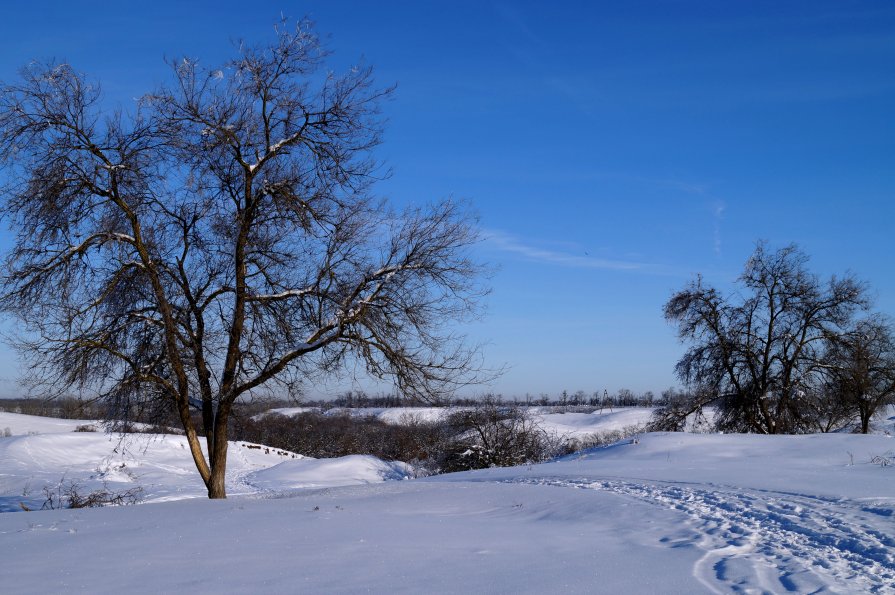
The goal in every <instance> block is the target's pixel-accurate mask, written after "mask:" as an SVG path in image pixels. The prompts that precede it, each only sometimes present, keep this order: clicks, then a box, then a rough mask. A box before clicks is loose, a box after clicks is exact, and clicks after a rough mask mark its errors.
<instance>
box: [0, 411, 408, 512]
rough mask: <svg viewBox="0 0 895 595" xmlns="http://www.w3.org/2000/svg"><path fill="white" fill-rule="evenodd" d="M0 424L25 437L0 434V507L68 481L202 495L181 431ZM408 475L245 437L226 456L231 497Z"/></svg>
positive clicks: (86, 488) (387, 466) (150, 496)
mask: <svg viewBox="0 0 895 595" xmlns="http://www.w3.org/2000/svg"><path fill="white" fill-rule="evenodd" d="M19 418H21V419H19ZM41 420H45V421H41ZM0 423H6V424H7V427H14V428H17V429H19V430H22V429H23V428H26V429H25V430H22V431H21V432H16V433H17V434H25V435H13V436H12V437H8V438H0V512H10V511H21V510H22V505H24V506H25V507H27V508H30V509H32V510H34V509H38V508H40V507H41V505H42V504H43V503H44V501H45V500H46V495H45V493H44V488H45V487H49V488H54V487H56V486H58V485H59V484H60V483H69V482H72V481H74V482H77V484H78V485H79V486H80V491H81V492H85V493H89V492H91V491H93V490H97V489H100V488H104V489H108V490H109V491H111V492H121V491H125V490H128V489H131V488H135V487H139V488H140V489H141V490H142V498H143V501H144V502H160V501H165V500H179V499H183V498H204V497H205V496H206V491H205V488H204V486H203V484H202V481H201V479H200V478H199V474H198V472H197V471H196V469H195V466H194V465H193V462H192V458H191V457H190V454H189V447H188V446H187V442H186V438H184V437H183V436H173V435H153V434H129V435H125V436H121V435H118V434H106V433H103V432H77V431H74V429H75V428H76V427H78V426H81V425H85V424H87V423H88V422H85V421H71V420H54V419H52V418H39V417H32V416H23V415H16V414H12V413H4V414H0ZM27 432H30V433H27ZM37 432H40V433H37ZM407 476H408V471H407V468H406V466H405V465H404V464H403V463H385V462H383V461H380V460H379V459H377V458H375V457H343V458H341V459H325V460H315V459H311V458H307V457H304V456H302V455H299V454H295V453H291V452H287V451H282V450H279V449H275V448H270V447H267V446H263V445H258V444H250V443H246V442H233V443H231V446H230V449H229V452H228V457H227V493H228V494H230V495H233V496H238V495H247V494H255V495H258V494H267V493H269V492H271V491H274V492H280V491H282V490H284V489H297V488H308V487H331V486H342V485H352V484H361V483H372V482H376V481H384V480H386V479H403V478H404V477H407Z"/></svg>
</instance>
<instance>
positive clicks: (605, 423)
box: [255, 407, 653, 438]
mask: <svg viewBox="0 0 895 595" xmlns="http://www.w3.org/2000/svg"><path fill="white" fill-rule="evenodd" d="M466 409H469V408H468V407H360V408H353V407H333V408H330V409H327V410H326V411H325V412H323V414H324V415H328V416H336V415H350V416H352V417H369V418H373V419H377V420H379V421H382V422H385V423H388V424H402V423H408V422H418V423H435V422H438V421H441V420H443V419H445V418H446V417H448V416H449V415H451V414H453V413H457V412H458V411H463V410H466ZM528 410H529V413H530V414H531V415H532V417H533V418H534V420H535V421H536V422H538V424H539V425H540V426H541V427H543V428H544V429H545V430H547V431H549V432H551V433H555V434H557V435H559V436H568V437H570V438H573V437H582V436H587V435H589V434H596V433H602V432H610V431H617V430H623V429H626V428H629V427H632V426H642V425H643V424H645V423H646V422H647V421H649V418H650V416H651V415H652V413H653V408H650V407H616V408H614V409H612V410H610V409H608V408H606V409H604V410H603V411H602V412H600V411H595V412H593V413H552V412H551V410H552V408H549V407H530V408H528ZM272 413H276V414H279V415H285V416H288V417H292V416H295V415H300V414H302V413H320V408H319V407H280V408H276V409H270V410H269V411H266V412H265V413H262V414H261V415H257V416H255V418H256V419H258V418H260V417H263V416H264V415H269V414H272Z"/></svg>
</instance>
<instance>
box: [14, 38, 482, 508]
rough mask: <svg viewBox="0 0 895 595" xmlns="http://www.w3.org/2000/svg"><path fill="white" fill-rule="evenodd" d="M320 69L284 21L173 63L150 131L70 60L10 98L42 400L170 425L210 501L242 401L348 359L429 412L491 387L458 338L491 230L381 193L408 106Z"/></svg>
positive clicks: (320, 55) (35, 72) (367, 84)
mask: <svg viewBox="0 0 895 595" xmlns="http://www.w3.org/2000/svg"><path fill="white" fill-rule="evenodd" d="M324 58H325V51H324V50H323V49H322V48H321V45H320V43H319V41H318V38H317V37H316V35H315V34H314V33H313V32H312V30H311V28H310V26H309V25H308V23H306V22H302V23H299V25H298V26H297V27H296V28H294V29H293V28H291V27H285V26H284V25H282V24H281V25H280V26H279V27H277V28H276V42H275V43H274V44H272V45H270V46H265V47H251V46H249V45H247V44H240V45H239V47H238V51H237V56H236V57H235V59H233V60H232V61H231V62H229V63H227V64H225V65H223V66H222V67H220V68H203V67H202V66H201V65H200V64H199V62H197V61H195V60H192V59H182V60H177V61H174V62H172V64H171V65H172V68H173V81H172V83H171V84H170V86H168V87H165V88H162V89H160V90H158V91H156V92H155V93H152V94H150V95H147V96H145V97H144V98H143V99H142V100H141V101H140V102H139V104H138V106H137V107H136V109H135V111H134V112H133V113H126V112H122V111H117V112H109V111H108V110H106V109H104V106H103V104H102V101H101V95H100V89H99V87H98V86H97V85H95V84H93V83H91V82H90V81H89V80H88V79H87V78H86V77H85V76H83V75H81V74H79V73H78V72H76V71H75V70H74V69H73V68H72V67H71V66H69V65H67V64H47V65H41V64H31V65H30V66H28V67H27V68H25V69H24V71H23V73H22V80H21V82H20V83H19V84H16V85H10V86H6V87H4V88H3V89H2V90H0V154H2V155H3V165H4V166H5V170H6V173H7V179H8V181H9V182H8V184H6V186H5V187H4V188H3V189H2V197H3V201H4V202H3V209H4V212H5V214H6V216H7V217H8V218H9V219H10V220H12V222H13V223H14V224H15V225H16V226H17V227H18V234H17V236H16V241H15V245H14V247H13V249H12V252H11V255H10V257H9V259H8V261H7V269H6V270H7V274H6V277H5V279H4V281H5V293H4V295H3V297H2V301H0V307H2V309H3V310H4V311H6V312H8V313H12V314H15V315H18V316H19V317H20V319H21V320H22V321H23V323H24V327H25V328H26V331H27V332H26V334H25V336H24V338H23V339H22V346H23V347H24V348H25V349H26V351H27V353H28V354H30V356H32V360H33V367H34V368H33V369H34V371H35V373H36V375H37V377H38V378H39V379H40V380H42V381H43V382H44V386H45V387H50V388H55V389H57V390H60V391H62V390H71V389H78V390H81V391H95V392H97V393H98V394H99V395H100V397H101V398H102V399H105V400H106V401H107V402H111V403H114V404H117V405H118V406H119V409H127V408H130V407H132V406H134V405H142V404H151V405H153V406H158V404H160V403H161V404H162V405H163V407H166V408H168V409H169V410H173V411H174V412H175V413H176V415H177V417H178V418H179V420H180V422H181V424H182V425H183V428H184V430H185V432H186V437H187V440H188V442H189V446H190V450H191V453H192V457H193V460H194V461H195V464H196V467H197V469H198V471H199V473H200V475H201V477H202V480H203V481H204V482H205V484H206V486H207V488H208V495H209V497H211V498H222V497H225V496H226V492H225V488H224V476H225V469H226V461H227V428H228V419H229V417H230V413H231V409H232V407H233V405H234V403H235V402H236V400H237V399H248V398H251V397H252V396H253V395H257V394H258V393H259V391H264V390H272V389H293V388H296V387H299V386H301V385H302V383H304V384H307V383H308V382H313V381H314V380H315V379H317V378H319V377H321V376H322V375H326V374H332V373H337V372H338V371H339V370H341V369H343V368H344V366H345V365H346V364H351V363H360V364H362V365H363V366H364V367H365V369H366V371H367V372H368V373H370V374H371V375H373V376H374V377H385V376H388V377H393V378H394V379H395V383H396V385H397V387H398V388H399V390H401V391H402V392H403V393H404V394H407V395H410V396H413V397H417V398H421V399H434V398H438V397H439V396H440V395H443V394H446V393H449V392H451V391H452V390H454V389H456V388H457V387H458V386H462V385H464V384H466V383H469V382H474V381H476V380H477V375H478V374H479V373H480V372H481V368H480V367H479V358H478V351H477V349H475V348H467V347H466V346H465V343H464V340H463V337H462V336H459V335H455V334H454V333H452V332H451V331H450V330H449V327H448V326H447V325H449V324H452V323H453V322H456V321H463V320H466V319H468V318H469V317H470V316H475V315H476V314H477V312H478V298H479V297H481V295H482V294H483V290H482V287H481V286H480V284H479V279H480V278H481V275H480V273H481V272H482V271H481V267H480V266H479V265H478V264H477V263H475V262H474V261H472V260H471V259H470V256H469V250H468V248H469V247H470V245H471V244H473V243H474V242H476V241H477V233H476V228H475V226H474V224H473V223H474V222H473V221H472V220H471V219H470V217H469V216H468V215H467V214H466V212H465V211H464V210H463V209H461V208H460V207H458V205H457V204H455V203H453V202H451V201H446V202H442V203H440V204H435V205H434V206H430V207H417V208H413V209H410V210H407V211H405V212H402V213H398V212H395V211H394V210H393V209H391V208H390V207H389V206H388V205H387V204H386V203H384V202H383V201H381V200H377V199H375V198H374V197H373V196H372V195H371V192H370V190H371V188H370V186H371V183H372V182H373V181H374V180H375V178H376V176H377V172H379V171H380V167H379V165H378V164H377V163H376V162H375V161H374V160H373V159H372V158H371V155H370V150H371V149H373V148H374V147H375V146H376V145H377V144H378V143H379V140H380V133H381V128H380V122H379V119H378V106H379V104H380V102H381V101H382V100H383V99H384V98H386V97H387V96H388V95H389V94H390V92H391V90H390V89H383V90H380V89H377V88H375V87H374V85H373V80H372V73H371V70H370V69H369V68H365V67H358V68H354V69H352V70H350V71H349V72H348V73H347V74H345V75H343V76H335V75H333V74H321V73H320V72H319V67H320V66H321V64H322V63H323V60H324ZM193 411H197V412H198V413H199V416H200V418H201V422H198V423H194V420H193V417H192V415H191V414H192V412H193ZM200 433H204V436H205V440H206V443H207V452H208V455H207V458H206V455H205V454H203V451H202V448H201V443H200V437H199V435H200Z"/></svg>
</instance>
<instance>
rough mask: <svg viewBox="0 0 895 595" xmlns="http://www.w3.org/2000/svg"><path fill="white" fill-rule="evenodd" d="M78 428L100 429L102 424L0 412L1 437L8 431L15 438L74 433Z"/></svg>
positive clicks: (94, 421)
mask: <svg viewBox="0 0 895 595" xmlns="http://www.w3.org/2000/svg"><path fill="white" fill-rule="evenodd" d="M78 426H93V427H95V428H97V429H98V428H99V427H100V422H98V421H96V420H92V419H57V418H55V417H40V416H37V415H22V414H20V413H7V412H5V411H0V435H3V432H4V430H6V429H9V433H10V434H12V435H13V436H21V435H22V434H52V433H56V432H74V431H75V430H76V429H77V428H78Z"/></svg>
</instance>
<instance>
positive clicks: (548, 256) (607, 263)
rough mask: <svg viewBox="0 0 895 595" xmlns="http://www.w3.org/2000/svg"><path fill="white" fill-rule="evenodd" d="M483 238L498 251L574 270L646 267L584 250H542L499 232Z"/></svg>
mask: <svg viewBox="0 0 895 595" xmlns="http://www.w3.org/2000/svg"><path fill="white" fill-rule="evenodd" d="M483 236H484V238H485V241H486V242H487V243H488V244H490V245H491V246H493V247H495V248H497V249H498V250H501V251H503V252H510V253H512V254H518V255H520V256H523V257H525V258H526V259H527V260H530V261H533V262H540V263H544V264H554V265H559V266H565V267H572V268H585V269H604V270H616V271H624V270H638V269H643V268H645V266H646V265H644V264H643V263H639V262H632V261H625V260H612V259H606V258H598V257H594V256H591V255H589V254H587V253H586V252H585V251H584V250H582V251H581V253H580V254H572V253H570V252H561V251H557V250H550V249H548V248H541V247H538V246H534V245H531V244H528V243H525V242H523V241H522V240H520V239H519V238H517V237H515V236H513V235H511V234H508V233H506V232H503V231H499V230H493V229H488V230H483Z"/></svg>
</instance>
